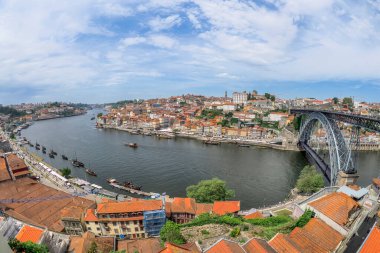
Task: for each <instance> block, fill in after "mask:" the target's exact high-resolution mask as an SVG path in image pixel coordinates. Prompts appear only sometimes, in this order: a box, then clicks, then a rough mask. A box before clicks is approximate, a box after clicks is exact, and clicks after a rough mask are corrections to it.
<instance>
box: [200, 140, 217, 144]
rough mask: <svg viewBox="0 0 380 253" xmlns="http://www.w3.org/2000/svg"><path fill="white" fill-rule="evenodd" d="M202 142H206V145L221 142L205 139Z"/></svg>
mask: <svg viewBox="0 0 380 253" xmlns="http://www.w3.org/2000/svg"><path fill="white" fill-rule="evenodd" d="M204 144H207V145H220V144H221V142H220V141H215V140H206V141H204Z"/></svg>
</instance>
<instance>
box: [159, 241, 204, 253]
mask: <svg viewBox="0 0 380 253" xmlns="http://www.w3.org/2000/svg"><path fill="white" fill-rule="evenodd" d="M159 253H200V251H199V249H198V248H197V246H196V245H195V244H194V243H187V244H183V245H176V244H173V243H166V245H165V248H164V249H163V250H161V251H160V252H159Z"/></svg>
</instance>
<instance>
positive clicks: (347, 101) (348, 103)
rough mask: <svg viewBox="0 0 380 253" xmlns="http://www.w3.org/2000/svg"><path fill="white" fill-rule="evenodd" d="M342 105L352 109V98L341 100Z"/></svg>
mask: <svg viewBox="0 0 380 253" xmlns="http://www.w3.org/2000/svg"><path fill="white" fill-rule="evenodd" d="M343 104H344V105H348V106H349V107H352V106H353V105H354V102H353V101H352V98H349V97H345V98H343Z"/></svg>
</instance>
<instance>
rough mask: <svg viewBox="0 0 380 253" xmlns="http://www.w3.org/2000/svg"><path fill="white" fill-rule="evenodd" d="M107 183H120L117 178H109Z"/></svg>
mask: <svg viewBox="0 0 380 253" xmlns="http://www.w3.org/2000/svg"><path fill="white" fill-rule="evenodd" d="M107 182H108V183H110V184H118V183H119V182H118V181H117V180H116V179H115V178H108V179H107Z"/></svg>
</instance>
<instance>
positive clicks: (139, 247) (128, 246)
mask: <svg viewBox="0 0 380 253" xmlns="http://www.w3.org/2000/svg"><path fill="white" fill-rule="evenodd" d="M161 249H162V247H161V244H160V240H159V238H146V239H139V240H120V241H119V240H118V241H117V250H119V251H122V250H126V251H127V252H144V253H157V252H159V251H160V250H161Z"/></svg>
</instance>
